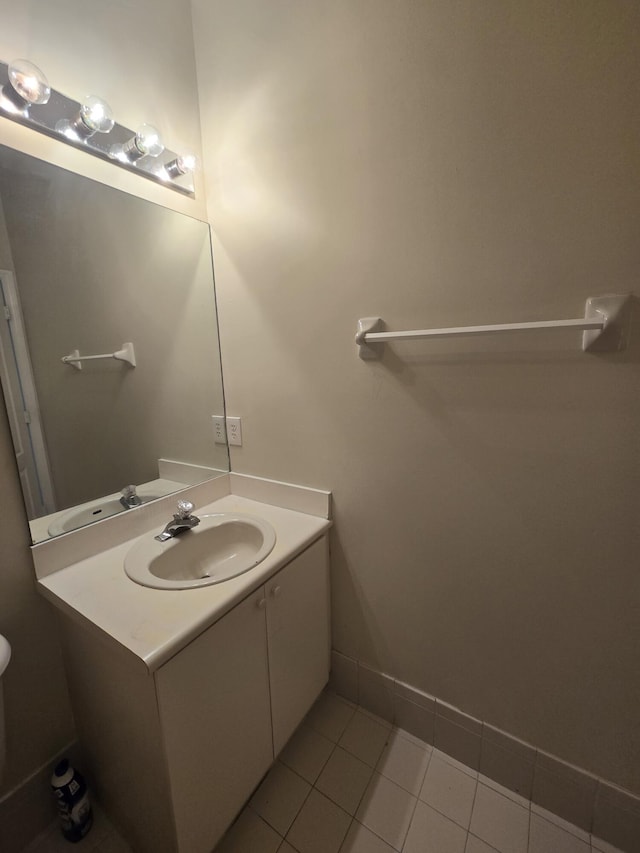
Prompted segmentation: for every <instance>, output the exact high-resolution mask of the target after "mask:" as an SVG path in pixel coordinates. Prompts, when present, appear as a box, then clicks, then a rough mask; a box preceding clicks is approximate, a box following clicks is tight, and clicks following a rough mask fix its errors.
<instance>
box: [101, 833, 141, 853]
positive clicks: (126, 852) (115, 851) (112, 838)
mask: <svg viewBox="0 0 640 853" xmlns="http://www.w3.org/2000/svg"><path fill="white" fill-rule="evenodd" d="M95 853H133V850H132V849H131V847H129V845H128V844H127V842H126V841H124V840H123V839H122V838H121V837H120V836H119V835H118V834H117V833H116V832H114V833H112V834H111V835H107V837H106V838H105V839H104V840H103V841H101V842H100V844H98V846H97V847H96V848H95Z"/></svg>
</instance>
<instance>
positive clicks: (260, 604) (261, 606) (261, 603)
mask: <svg viewBox="0 0 640 853" xmlns="http://www.w3.org/2000/svg"><path fill="white" fill-rule="evenodd" d="M266 606H267V599H266V598H261V599H260V601H258V603H257V604H256V607H258V609H259V610H264V609H265V607H266Z"/></svg>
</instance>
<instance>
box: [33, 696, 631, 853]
mask: <svg viewBox="0 0 640 853" xmlns="http://www.w3.org/2000/svg"><path fill="white" fill-rule="evenodd" d="M71 849H74V850H76V851H78V853H83V851H84V853H133V851H132V850H131V848H130V847H128V846H127V844H126V843H125V842H124V841H123V840H122V839H121V838H120V836H119V835H118V834H117V832H116V831H115V829H114V828H113V827H112V826H111V824H110V823H109V821H108V820H107V818H106V817H105V815H104V814H103V813H102V812H101V811H100V810H99V809H96V810H95V823H94V826H93V828H92V830H91V832H90V833H89V835H88V836H87V837H86V838H85V839H84V840H83V841H81V842H79V843H78V844H75V845H73V848H72V847H71V846H70V845H69V844H68V842H66V841H65V840H64V839H63V838H62V836H61V834H60V831H59V829H58V828H57V826H55V827H51V828H50V830H49V831H48V832H47V833H46V834H45V835H44V836H41V837H40V838H39V839H36V841H35V842H33V844H31V845H30V846H29V847H28V848H26V850H25V851H24V853H65V851H70V850H71ZM394 851H402V853H496V851H497V853H619V851H616V849H615V848H614V847H612V846H611V845H608V844H606V843H605V842H603V841H599V840H598V839H596V838H593V837H590V836H589V834H588V833H587V832H584V831H583V830H581V829H578V828H577V827H575V826H572V825H571V824H569V823H566V821H563V820H562V819H561V818H558V817H556V816H555V815H553V814H551V813H550V812H546V811H545V810H544V809H541V808H539V807H538V806H536V805H535V804H532V803H530V802H529V801H528V800H525V799H524V798H522V797H520V796H519V795H518V794H514V793H512V792H511V791H508V790H506V789H505V788H502V787H501V786H500V785H498V784H497V783H495V782H493V781H491V780H490V779H487V778H486V777H484V776H481V775H479V774H478V773H476V772H475V771H474V770H470V769H469V768H468V767H465V766H464V765H463V764H460V763H459V762H457V761H455V760H454V759H453V758H450V757H449V756H447V755H445V754H444V753H442V752H439V751H438V750H437V749H433V748H432V747H431V746H428V745H427V744H425V743H423V742H422V741H421V740H418V739H417V738H415V737H413V736H412V735H410V734H408V733H407V732H404V731H402V730H400V729H397V728H395V727H393V726H391V725H389V723H387V722H385V721H384V720H382V719H380V718H379V717H375V716H374V715H372V714H369V713H368V712H366V711H364V710H363V709H361V708H357V707H356V706H355V705H352V704H350V703H349V702H346V701H345V700H343V699H341V698H340V697H338V696H336V695H335V694H333V693H329V692H326V693H324V694H323V695H322V696H321V697H320V699H319V700H318V702H317V703H316V705H315V706H314V707H313V708H312V709H311V711H310V712H309V714H308V715H307V717H306V719H305V720H304V722H303V723H302V725H301V726H300V728H299V729H298V731H297V732H296V733H295V735H294V736H293V738H292V739H291V740H290V741H289V743H288V744H287V746H286V747H285V749H284V750H283V752H282V754H281V755H280V757H279V760H278V761H277V762H276V764H275V765H274V767H273V768H272V769H271V770H270V771H269V773H268V774H267V776H266V777H265V779H264V780H263V782H262V784H261V785H260V787H259V788H258V789H257V790H256V792H255V793H254V795H253V797H252V798H251V800H250V802H249V804H248V805H247V806H246V808H245V809H244V811H243V812H242V813H241V814H240V817H239V818H238V819H237V821H236V822H235V823H234V825H233V826H232V827H231V829H230V830H229V832H228V833H227V835H226V836H225V837H224V838H223V839H222V841H221V842H220V844H219V845H218V846H217V847H216V849H215V851H214V853H394Z"/></svg>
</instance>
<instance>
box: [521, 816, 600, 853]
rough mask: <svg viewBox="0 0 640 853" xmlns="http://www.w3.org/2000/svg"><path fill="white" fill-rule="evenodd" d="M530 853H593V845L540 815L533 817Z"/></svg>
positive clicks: (530, 829) (530, 831) (530, 833)
mask: <svg viewBox="0 0 640 853" xmlns="http://www.w3.org/2000/svg"><path fill="white" fill-rule="evenodd" d="M528 853H591V845H590V844H588V843H587V842H586V841H582V840H581V839H580V838H576V836H575V835H572V834H571V833H569V832H566V831H565V830H564V829H561V828H560V827H559V826H556V825H555V824H553V823H549V821H548V820H545V819H544V818H543V817H540V815H537V814H532V815H531V826H530V827H529V851H528Z"/></svg>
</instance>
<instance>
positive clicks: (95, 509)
mask: <svg viewBox="0 0 640 853" xmlns="http://www.w3.org/2000/svg"><path fill="white" fill-rule="evenodd" d="M138 497H139V498H140V500H141V501H142V503H145V504H146V503H148V502H149V501H153V500H155V499H156V498H158V497H160V495H138ZM128 511H129V510H128V509H127V508H126V507H124V506H123V505H122V504H121V503H120V498H119V497H114V498H98V499H97V500H95V501H90V502H89V503H86V504H81V505H80V506H75V507H73V509H70V510H69V512H65V514H64V515H61V516H58V518H56V519H54V520H53V521H52V522H51V524H50V525H49V528H48V532H49V536H60V535H61V534H62V533H69V531H70V530H77V529H78V527H84V526H85V524H91V522H92V521H100V519H102V518H109V517H110V516H112V515H117V514H118V513H119V512H128Z"/></svg>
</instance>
